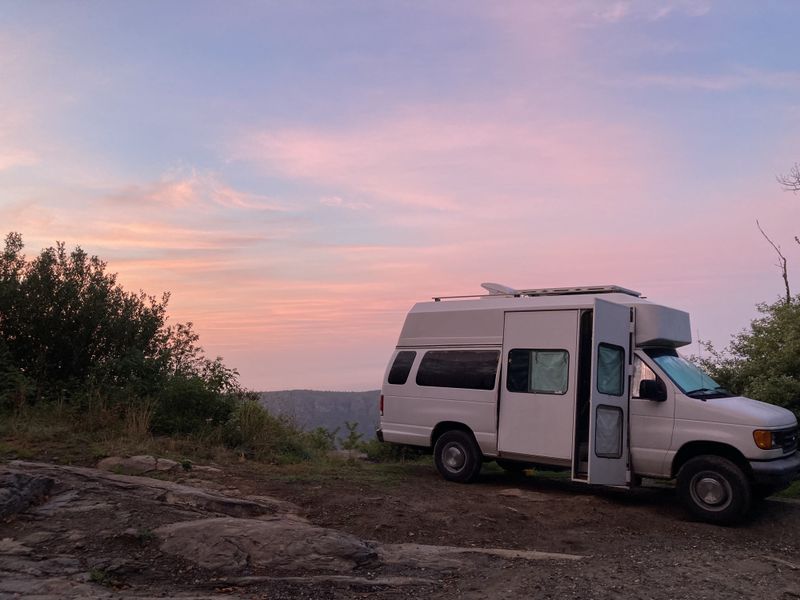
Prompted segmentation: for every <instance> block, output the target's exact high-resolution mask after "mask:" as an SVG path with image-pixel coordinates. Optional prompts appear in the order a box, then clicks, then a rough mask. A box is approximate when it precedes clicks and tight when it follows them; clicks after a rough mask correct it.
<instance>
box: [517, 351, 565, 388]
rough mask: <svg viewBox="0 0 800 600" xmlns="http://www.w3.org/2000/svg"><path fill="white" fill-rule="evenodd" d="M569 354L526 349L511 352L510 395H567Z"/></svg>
mask: <svg viewBox="0 0 800 600" xmlns="http://www.w3.org/2000/svg"><path fill="white" fill-rule="evenodd" d="M568 376H569V353H568V352H567V351H566V350H527V349H520V348H515V349H514V350H511V351H510V352H509V353H508V381H507V382H506V387H507V388H508V391H509V392H521V393H529V394H566V393H567V385H568V383H567V382H568Z"/></svg>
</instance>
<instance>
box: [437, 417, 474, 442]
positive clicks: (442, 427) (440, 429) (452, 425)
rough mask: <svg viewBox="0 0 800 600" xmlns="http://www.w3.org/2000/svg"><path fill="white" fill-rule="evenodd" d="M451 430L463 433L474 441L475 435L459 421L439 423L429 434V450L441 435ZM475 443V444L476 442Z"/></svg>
mask: <svg viewBox="0 0 800 600" xmlns="http://www.w3.org/2000/svg"><path fill="white" fill-rule="evenodd" d="M453 430H458V431H464V432H466V433H468V434H469V435H471V436H472V439H473V440H475V433H474V432H473V431H472V429H470V427H469V426H468V425H465V424H464V423H461V422H459V421H441V422H439V423H437V424H436V427H434V428H433V431H432V432H431V448H433V447H434V446H436V440H438V439H439V438H440V437H441V436H442V434H443V433H446V432H448V431H453ZM475 443H476V444H477V440H476V441H475ZM478 448H480V445H478Z"/></svg>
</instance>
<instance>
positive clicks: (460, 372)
mask: <svg viewBox="0 0 800 600" xmlns="http://www.w3.org/2000/svg"><path fill="white" fill-rule="evenodd" d="M499 359H500V352H499V351H497V350H430V351H428V352H426V353H425V355H424V356H423V357H422V361H421V362H420V364H419V370H418V371H417V385H426V386H432V387H449V388H464V389H472V390H493V389H494V382H495V379H496V377H497V362H498V360H499Z"/></svg>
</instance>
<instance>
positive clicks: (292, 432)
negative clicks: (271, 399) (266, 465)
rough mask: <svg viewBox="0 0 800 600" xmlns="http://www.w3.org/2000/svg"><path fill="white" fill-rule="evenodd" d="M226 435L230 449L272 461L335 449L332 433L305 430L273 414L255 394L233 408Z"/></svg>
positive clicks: (298, 459)
mask: <svg viewBox="0 0 800 600" xmlns="http://www.w3.org/2000/svg"><path fill="white" fill-rule="evenodd" d="M320 429H321V428H320ZM323 432H324V433H323ZM223 435H224V437H223V441H224V443H225V445H226V446H228V447H229V448H233V449H236V450H238V451H239V452H241V453H242V454H243V455H245V456H249V457H251V458H257V459H259V460H266V461H269V462H298V461H303V460H309V459H311V458H314V457H316V456H321V455H322V454H324V453H326V452H327V451H328V450H330V449H332V448H333V443H332V435H331V434H330V433H328V432H327V431H325V430H322V431H320V430H319V429H318V430H314V431H312V432H305V431H302V430H300V429H299V428H298V427H297V426H295V424H294V423H293V422H292V421H291V420H290V419H288V418H287V417H276V416H274V415H271V414H270V413H269V412H267V410H266V409H265V408H264V407H263V406H262V405H261V403H260V402H258V400H257V399H256V398H255V396H253V397H248V398H247V399H245V400H243V401H241V402H240V403H239V404H238V405H237V406H236V407H235V408H234V410H233V412H232V415H231V417H230V419H229V420H228V422H227V423H226V425H225V427H224V434H223Z"/></svg>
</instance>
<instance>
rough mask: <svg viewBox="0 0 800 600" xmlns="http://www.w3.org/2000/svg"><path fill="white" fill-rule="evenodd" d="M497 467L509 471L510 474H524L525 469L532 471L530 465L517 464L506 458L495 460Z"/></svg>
mask: <svg viewBox="0 0 800 600" xmlns="http://www.w3.org/2000/svg"><path fill="white" fill-rule="evenodd" d="M494 462H496V463H497V466H498V467H500V468H501V469H503V470H504V471H508V472H509V473H515V474H519V473H522V472H523V471H524V470H525V469H530V468H531V467H530V465H529V464H528V463H524V462H517V461H516V460H507V459H505V458H498V459H495V461H494Z"/></svg>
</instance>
